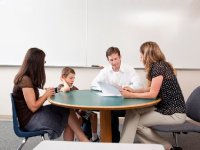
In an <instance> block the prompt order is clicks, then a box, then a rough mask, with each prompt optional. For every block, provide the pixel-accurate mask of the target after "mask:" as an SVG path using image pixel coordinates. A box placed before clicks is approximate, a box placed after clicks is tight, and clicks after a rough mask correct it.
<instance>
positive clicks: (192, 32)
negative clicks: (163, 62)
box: [88, 0, 200, 68]
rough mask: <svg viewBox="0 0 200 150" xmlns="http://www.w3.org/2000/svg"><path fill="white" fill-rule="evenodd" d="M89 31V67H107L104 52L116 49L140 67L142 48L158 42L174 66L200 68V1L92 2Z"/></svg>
mask: <svg viewBox="0 0 200 150" xmlns="http://www.w3.org/2000/svg"><path fill="white" fill-rule="evenodd" d="M88 29H89V30H88V43H89V44H88V51H89V52H88V64H89V65H90V64H100V65H105V64H106V63H107V62H106V57H105V51H106V50H107V48H108V47H110V46H116V47H118V48H119V49H120V50H121V53H122V59H123V61H125V62H127V63H129V64H131V65H132V66H135V67H139V68H140V67H142V66H143V65H142V64H141V62H140V61H139V55H140V54H139V48H140V45H141V44H142V43H143V42H145V41H155V42H157V43H158V44H159V45H160V48H161V49H162V51H163V52H164V54H165V55H166V58H167V60H168V61H170V62H171V63H172V64H173V65H174V66H175V67H177V68H200V62H199V57H200V46H199V43H200V1H197V0H165V1H163V0H101V1H99V0H89V3H88ZM94 50H95V51H94Z"/></svg>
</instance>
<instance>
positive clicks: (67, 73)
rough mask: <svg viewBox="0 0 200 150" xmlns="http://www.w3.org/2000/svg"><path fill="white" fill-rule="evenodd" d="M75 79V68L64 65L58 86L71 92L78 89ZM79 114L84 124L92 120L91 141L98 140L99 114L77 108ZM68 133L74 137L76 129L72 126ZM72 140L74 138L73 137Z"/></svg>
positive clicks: (62, 90)
mask: <svg viewBox="0 0 200 150" xmlns="http://www.w3.org/2000/svg"><path fill="white" fill-rule="evenodd" d="M74 80H75V71H74V69H72V68H70V67H64V68H63V69H62V73H61V81H62V84H60V85H59V86H58V88H57V90H58V91H60V92H69V91H72V90H78V88H77V87H76V86H74V85H73V84H74ZM76 113H77V116H78V118H79V120H80V123H81V124H83V123H84V122H85V121H90V123H91V131H92V138H91V139H90V141H92V142H98V141H99V137H98V135H97V114H96V113H94V112H93V111H89V110H80V109H78V110H76ZM68 134H70V135H72V136H70V137H74V136H73V135H74V131H73V130H71V129H70V128H69V129H68ZM71 140H72V139H71Z"/></svg>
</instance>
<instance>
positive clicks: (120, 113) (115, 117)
mask: <svg viewBox="0 0 200 150" xmlns="http://www.w3.org/2000/svg"><path fill="white" fill-rule="evenodd" d="M125 113H126V111H125V110H113V111H111V126H112V142H113V143H119V141H120V131H119V117H125Z"/></svg>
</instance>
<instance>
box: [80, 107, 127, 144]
mask: <svg viewBox="0 0 200 150" xmlns="http://www.w3.org/2000/svg"><path fill="white" fill-rule="evenodd" d="M125 113H126V111H125V110H113V111H111V127H112V142H113V143H119V140H120V131H119V117H125ZM82 129H83V132H84V133H85V134H86V136H87V137H88V139H90V138H91V137H92V132H91V123H90V120H85V119H84V120H83V124H82Z"/></svg>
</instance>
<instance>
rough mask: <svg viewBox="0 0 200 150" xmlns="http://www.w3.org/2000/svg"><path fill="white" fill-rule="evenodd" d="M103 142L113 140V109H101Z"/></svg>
mask: <svg viewBox="0 0 200 150" xmlns="http://www.w3.org/2000/svg"><path fill="white" fill-rule="evenodd" d="M100 132H101V142H112V130H111V111H110V110H101V111H100Z"/></svg>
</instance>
